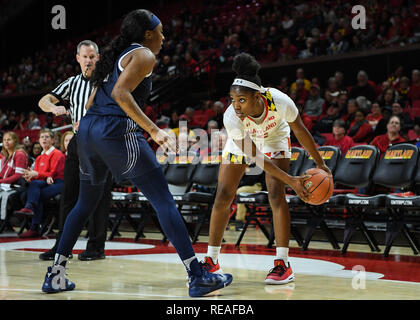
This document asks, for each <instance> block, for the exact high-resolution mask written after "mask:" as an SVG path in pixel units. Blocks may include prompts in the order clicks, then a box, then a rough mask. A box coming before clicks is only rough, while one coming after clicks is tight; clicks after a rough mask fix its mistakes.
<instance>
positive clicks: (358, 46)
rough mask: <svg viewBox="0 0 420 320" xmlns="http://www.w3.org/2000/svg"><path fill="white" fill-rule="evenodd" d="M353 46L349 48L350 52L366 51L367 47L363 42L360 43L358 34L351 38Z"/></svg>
mask: <svg viewBox="0 0 420 320" xmlns="http://www.w3.org/2000/svg"><path fill="white" fill-rule="evenodd" d="M351 40H352V41H351V44H350V48H349V52H360V51H364V50H366V46H365V45H364V44H363V42H361V41H360V38H359V36H358V35H357V34H355V35H353V37H352V38H351Z"/></svg>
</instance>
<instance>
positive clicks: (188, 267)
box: [182, 256, 197, 271]
mask: <svg viewBox="0 0 420 320" xmlns="http://www.w3.org/2000/svg"><path fill="white" fill-rule="evenodd" d="M194 259H197V257H196V256H192V257H191V258H189V259H186V260H182V262H183V263H184V265H185V268H187V270H188V271H190V270H191V268H190V265H191V262H193V261H194Z"/></svg>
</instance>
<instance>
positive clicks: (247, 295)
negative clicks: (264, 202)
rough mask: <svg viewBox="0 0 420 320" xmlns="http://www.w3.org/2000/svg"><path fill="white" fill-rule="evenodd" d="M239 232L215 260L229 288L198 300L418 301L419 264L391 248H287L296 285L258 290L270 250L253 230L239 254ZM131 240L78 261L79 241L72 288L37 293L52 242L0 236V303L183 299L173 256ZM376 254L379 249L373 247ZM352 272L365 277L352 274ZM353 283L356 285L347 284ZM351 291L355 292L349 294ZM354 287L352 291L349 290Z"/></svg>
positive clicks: (151, 239) (156, 242) (153, 238)
mask: <svg viewBox="0 0 420 320" xmlns="http://www.w3.org/2000/svg"><path fill="white" fill-rule="evenodd" d="M238 236H239V233H238V232H236V231H233V230H228V231H227V232H226V234H225V237H224V238H225V240H226V243H225V244H224V249H223V250H222V255H221V257H220V261H221V263H222V268H223V270H224V271H225V272H229V273H232V274H233V277H234V280H233V283H232V284H231V285H230V286H229V287H227V288H225V289H223V290H220V291H218V292H217V293H216V294H215V295H212V296H208V297H204V298H200V299H205V300H215V301H221V300H225V299H226V300H336V299H339V300H371V299H375V300H383V299H386V300H392V299H397V300H412V299H415V300H418V299H419V298H420V257H416V256H414V255H413V254H412V251H411V249H409V248H404V247H394V248H393V249H392V251H391V256H390V257H388V258H383V257H382V256H381V254H372V253H370V250H369V248H368V247H367V246H364V245H350V247H349V252H348V253H347V254H346V255H345V256H342V255H341V254H340V252H339V251H337V250H330V245H329V244H328V243H323V242H316V241H313V242H311V245H310V249H309V250H308V251H305V252H302V251H301V250H300V249H299V248H298V247H297V245H296V243H295V242H294V241H291V249H290V261H291V264H292V267H293V270H294V272H295V277H296V281H295V282H294V283H290V284H287V285H282V286H273V285H265V284H264V278H265V276H266V274H267V271H268V270H269V269H270V268H271V267H272V261H273V255H274V252H275V251H274V249H268V248H266V247H265V244H266V242H267V240H266V239H265V238H264V236H263V235H262V234H261V232H260V231H258V230H255V229H250V230H249V231H247V233H246V235H245V238H244V240H243V242H242V243H241V246H240V248H239V249H238V248H235V247H234V245H233V244H234V243H235V242H236V239H237V238H238ZM133 238H134V234H133V233H130V232H121V237H117V238H115V240H114V241H107V242H106V254H107V258H106V259H104V260H97V261H90V262H84V261H79V260H78V259H77V255H76V254H77V253H79V252H81V251H82V250H83V249H84V248H85V245H86V239H84V238H80V239H79V241H78V243H77V244H76V247H75V250H74V251H73V253H74V258H73V259H72V260H70V262H69V263H68V271H67V273H68V277H69V278H70V279H71V280H72V281H74V282H75V283H76V289H75V290H74V291H71V292H62V293H59V294H43V293H42V292H41V285H42V281H43V277H44V275H45V272H46V268H47V266H49V265H50V264H51V262H48V261H41V260H39V259H38V255H39V253H40V252H43V251H46V250H47V249H49V248H50V247H51V246H52V245H53V243H54V240H52V239H45V238H39V239H30V240H25V241H21V240H20V239H18V238H17V237H16V235H15V234H13V233H8V234H2V235H0V299H2V300H190V299H191V298H190V297H189V296H188V291H187V290H188V289H187V287H186V273H185V269H184V267H183V265H182V264H181V262H180V260H179V258H178V256H177V255H176V253H175V250H174V248H173V247H172V246H170V245H168V244H162V242H161V241H160V240H161V238H162V236H161V234H158V233H146V238H145V239H140V240H139V241H138V242H137V243H134V242H133ZM207 240H208V237H206V236H200V239H199V241H200V242H199V243H197V244H196V245H195V246H194V248H195V250H196V252H197V256H198V257H199V259H201V258H202V257H203V256H204V253H205V252H206V249H207V242H206V241H207ZM381 249H382V250H383V247H381ZM354 266H359V267H357V268H358V269H357V270H358V271H360V270H361V269H360V266H362V267H363V268H364V269H365V271H366V272H365V273H358V272H356V271H352V269H353V267H354ZM355 276H357V277H356V278H354V277H355ZM354 285H356V287H354ZM357 286H358V287H357Z"/></svg>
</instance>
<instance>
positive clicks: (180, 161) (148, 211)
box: [131, 156, 198, 241]
mask: <svg viewBox="0 0 420 320" xmlns="http://www.w3.org/2000/svg"><path fill="white" fill-rule="evenodd" d="M158 160H159V159H158ZM197 162H198V158H196V157H194V158H192V160H191V159H190V158H188V157H186V156H185V157H184V156H176V157H175V158H172V157H171V158H168V159H166V161H165V162H161V165H162V167H163V168H164V169H165V171H164V173H165V178H166V180H167V182H168V185H169V191H170V192H171V194H172V196H173V198H174V200H175V202H177V201H182V196H183V195H184V194H185V193H186V192H188V191H189V190H190V189H191V186H192V182H191V177H192V175H193V173H194V171H195V170H196V168H197V164H196V163H197ZM131 197H132V201H135V202H137V203H139V204H141V205H142V208H143V210H142V212H143V215H142V219H141V220H140V223H139V224H138V228H137V233H136V235H135V238H134V239H135V241H137V240H138V238H139V237H141V236H142V234H143V229H144V226H145V224H146V223H147V222H148V221H149V220H150V219H152V221H153V222H154V224H155V225H156V226H157V227H158V228H159V229H160V230H161V227H160V224H159V221H158V219H157V216H156V215H155V214H154V212H155V211H154V209H153V207H152V205H151V204H150V202H149V200H147V198H146V197H145V196H144V195H143V193H142V192H141V190H140V192H136V193H133V194H132V195H131ZM184 222H185V224H186V226H187V229H188V231H189V234H190V236H191V238H193V236H194V231H193V230H191V229H190V227H189V225H188V224H187V222H186V221H185V219H184ZM161 232H162V230H161ZM162 234H163V236H164V238H163V241H166V240H167V239H166V236H165V234H164V233H163V232H162Z"/></svg>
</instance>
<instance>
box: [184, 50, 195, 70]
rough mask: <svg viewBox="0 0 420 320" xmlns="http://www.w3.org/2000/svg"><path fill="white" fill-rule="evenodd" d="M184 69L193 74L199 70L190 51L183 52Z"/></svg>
mask: <svg viewBox="0 0 420 320" xmlns="http://www.w3.org/2000/svg"><path fill="white" fill-rule="evenodd" d="M184 59H185V61H184V69H185V71H186V72H187V74H189V75H195V74H196V73H197V72H198V71H199V67H198V63H197V61H196V60H195V59H194V58H193V57H192V55H191V52H188V51H187V52H185V57H184Z"/></svg>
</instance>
